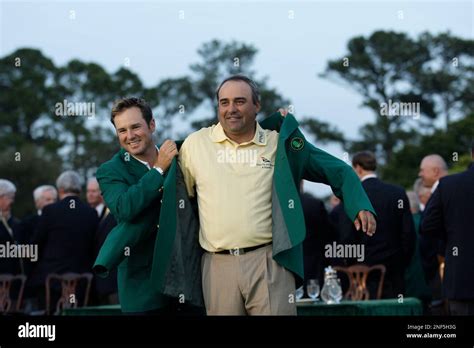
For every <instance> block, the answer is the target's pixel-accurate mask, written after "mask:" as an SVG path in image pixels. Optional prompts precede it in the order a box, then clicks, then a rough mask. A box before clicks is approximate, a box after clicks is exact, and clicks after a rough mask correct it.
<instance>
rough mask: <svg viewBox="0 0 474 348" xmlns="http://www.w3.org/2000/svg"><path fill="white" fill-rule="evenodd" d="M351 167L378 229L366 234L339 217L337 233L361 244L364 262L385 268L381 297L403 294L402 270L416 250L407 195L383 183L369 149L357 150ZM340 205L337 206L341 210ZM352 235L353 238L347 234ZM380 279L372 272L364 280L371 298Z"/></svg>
mask: <svg viewBox="0 0 474 348" xmlns="http://www.w3.org/2000/svg"><path fill="white" fill-rule="evenodd" d="M352 167H353V168H354V171H355V172H356V174H357V176H358V177H359V178H360V180H361V181H362V186H363V187H364V190H365V191H366V192H367V196H368V197H369V199H370V201H371V203H372V205H373V207H374V209H375V212H376V213H377V231H376V233H375V234H374V235H373V236H372V237H368V236H367V235H365V234H363V233H360V232H357V231H356V230H355V229H354V228H353V227H352V226H350V225H349V223H347V219H345V218H343V217H342V216H341V217H340V218H339V222H338V223H337V224H338V225H339V226H338V227H337V228H338V230H340V231H341V232H339V233H340V234H341V235H343V236H347V237H345V238H346V239H347V241H348V242H350V243H355V244H363V245H364V248H365V255H364V256H365V260H364V261H363V263H364V264H367V265H369V266H372V265H376V264H382V265H384V266H385V267H386V274H385V280H384V284H383V289H382V298H395V297H398V296H399V295H403V296H405V295H404V294H405V270H406V268H407V267H408V265H409V263H410V262H411V259H412V256H413V252H414V249H415V227H414V223H413V218H412V215H411V212H410V204H409V201H408V197H407V195H406V193H405V190H404V189H403V188H402V187H399V186H395V185H391V184H387V183H384V182H382V181H381V180H380V179H378V178H377V175H376V173H375V171H376V169H377V161H376V158H375V155H374V154H373V153H372V152H369V151H362V152H358V153H356V154H355V155H354V156H353V158H352ZM342 206H343V204H341V208H340V207H337V208H336V209H342ZM336 209H335V210H336ZM341 215H342V214H341ZM341 226H342V227H341ZM349 226H350V230H349ZM351 234H352V236H353V237H352V240H351V238H350V237H349V236H350V235H351ZM379 279H380V275H379V274H376V273H375V272H374V273H371V274H370V275H369V277H368V279H367V288H368V290H369V293H370V298H375V297H376V289H377V286H378V281H379Z"/></svg>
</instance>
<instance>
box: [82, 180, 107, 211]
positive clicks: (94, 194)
mask: <svg viewBox="0 0 474 348" xmlns="http://www.w3.org/2000/svg"><path fill="white" fill-rule="evenodd" d="M86 198H87V204H89V205H90V206H91V207H92V208H94V209H95V210H96V211H97V215H98V216H99V219H102V217H103V216H104V214H105V205H104V199H103V198H102V195H101V194H100V188H99V183H98V182H97V179H96V178H89V180H87V193H86Z"/></svg>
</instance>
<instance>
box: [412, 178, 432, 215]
mask: <svg viewBox="0 0 474 348" xmlns="http://www.w3.org/2000/svg"><path fill="white" fill-rule="evenodd" d="M413 191H414V192H415V194H416V198H417V202H418V205H419V212H420V213H422V212H423V210H425V207H426V203H428V200H429V199H430V197H431V187H426V186H424V185H423V181H422V179H421V178H418V179H416V180H415V183H414V184H413Z"/></svg>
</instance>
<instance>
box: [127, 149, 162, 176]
mask: <svg viewBox="0 0 474 348" xmlns="http://www.w3.org/2000/svg"><path fill="white" fill-rule="evenodd" d="M155 147H156V152H159V151H160V150H159V149H158V146H156V145H155ZM131 155H132V154H131ZM132 157H133V158H135V159H136V160H137V161H138V162H140V163H141V164H143V165H144V166H145V167H147V168H148V169H149V170H150V169H151V168H150V165H149V164H148V162H147V161H142V160H141V159H138V158H136V157H135V156H134V155H132Z"/></svg>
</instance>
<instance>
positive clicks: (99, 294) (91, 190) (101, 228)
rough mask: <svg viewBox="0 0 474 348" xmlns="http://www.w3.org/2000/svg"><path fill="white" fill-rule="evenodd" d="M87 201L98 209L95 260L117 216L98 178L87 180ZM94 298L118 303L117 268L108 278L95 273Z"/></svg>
mask: <svg viewBox="0 0 474 348" xmlns="http://www.w3.org/2000/svg"><path fill="white" fill-rule="evenodd" d="M87 203H88V204H89V205H90V206H91V207H92V208H94V209H95V210H96V211H97V215H98V216H99V224H98V226H97V231H96V233H95V237H94V260H95V258H96V257H97V255H98V254H99V251H100V248H101V247H102V244H104V241H105V239H106V238H107V235H108V234H109V232H110V231H112V229H113V228H114V227H115V226H117V222H116V221H115V218H114V217H113V216H112V214H110V210H109V208H107V207H106V206H105V203H104V200H103V198H102V195H101V193H100V188H99V182H98V181H97V179H96V178H95V177H94V178H89V180H88V181H87ZM92 300H93V302H94V304H97V305H111V304H117V303H119V301H118V290H117V269H116V268H114V269H113V270H112V271H111V272H110V274H109V276H108V277H107V278H100V277H97V276H95V275H94V283H93V296H92Z"/></svg>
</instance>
